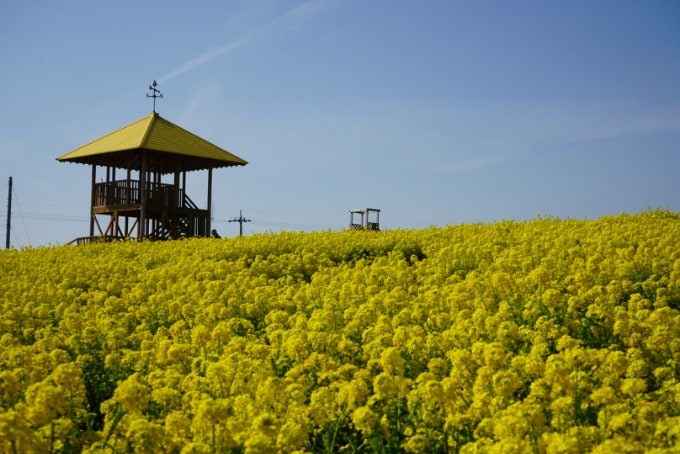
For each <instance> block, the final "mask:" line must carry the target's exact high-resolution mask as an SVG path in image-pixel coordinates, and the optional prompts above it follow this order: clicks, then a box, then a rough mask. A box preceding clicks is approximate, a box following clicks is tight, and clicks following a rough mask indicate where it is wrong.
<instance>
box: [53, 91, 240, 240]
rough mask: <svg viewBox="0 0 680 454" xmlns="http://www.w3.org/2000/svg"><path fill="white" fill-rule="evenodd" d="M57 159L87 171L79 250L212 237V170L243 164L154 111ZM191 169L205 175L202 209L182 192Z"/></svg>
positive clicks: (237, 158) (185, 189)
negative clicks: (86, 223)
mask: <svg viewBox="0 0 680 454" xmlns="http://www.w3.org/2000/svg"><path fill="white" fill-rule="evenodd" d="M154 102H155V98H154ZM57 160H58V161H61V162H76V163H80V164H89V165H91V166H92V190H91V191H92V195H91V201H92V203H91V208H90V235H89V236H87V237H81V238H77V239H76V240H74V242H76V243H79V244H80V243H87V242H90V241H112V240H122V239H127V238H136V239H144V238H148V239H154V240H165V239H174V238H183V237H192V236H201V237H207V236H210V233H211V226H210V219H211V206H212V172H213V169H217V168H220V167H231V166H244V165H246V164H247V162H246V161H245V160H243V159H241V158H239V157H238V156H236V155H234V154H232V153H230V152H228V151H226V150H223V149H222V148H220V147H218V146H216V145H213V144H212V143H210V142H208V141H207V140H204V139H202V138H200V137H198V136H197V135H195V134H193V133H191V132H189V131H187V130H185V129H183V128H181V127H179V126H177V125H175V124H173V123H171V122H169V121H168V120H166V119H164V118H163V117H161V116H160V115H159V114H158V113H157V112H155V105H154V112H151V113H150V114H149V115H147V116H146V117H144V118H142V119H140V120H137V121H135V122H134V123H131V124H129V125H127V126H125V127H123V128H121V129H118V130H117V131H114V132H112V133H110V134H107V135H105V136H103V137H101V138H99V139H97V140H95V141H93V142H90V143H88V144H87V145H83V146H82V147H80V148H77V149H75V150H73V151H71V152H70V153H66V154H65V155H63V156H60V157H58V158H57ZM194 170H207V171H208V185H207V186H208V195H207V207H206V208H199V207H198V206H197V205H196V203H194V201H193V200H192V199H191V198H189V195H188V193H187V185H186V174H187V172H191V171H194ZM98 175H99V177H100V182H97V177H98ZM99 217H108V223H102V224H100V222H99ZM102 226H103V227H104V228H102Z"/></svg>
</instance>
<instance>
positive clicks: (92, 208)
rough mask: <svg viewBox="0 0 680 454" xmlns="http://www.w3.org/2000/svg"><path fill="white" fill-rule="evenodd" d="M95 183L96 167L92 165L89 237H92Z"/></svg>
mask: <svg viewBox="0 0 680 454" xmlns="http://www.w3.org/2000/svg"><path fill="white" fill-rule="evenodd" d="M96 183H97V165H96V164H92V196H91V198H90V236H94V220H95V219H94V216H95V214H94V202H95V199H94V185H95V184H96Z"/></svg>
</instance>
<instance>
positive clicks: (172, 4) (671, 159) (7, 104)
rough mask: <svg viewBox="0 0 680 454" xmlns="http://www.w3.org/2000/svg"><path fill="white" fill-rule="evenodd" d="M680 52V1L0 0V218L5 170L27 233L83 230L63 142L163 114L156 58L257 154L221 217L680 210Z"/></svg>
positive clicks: (219, 130) (173, 81) (182, 116)
mask: <svg viewBox="0 0 680 454" xmlns="http://www.w3.org/2000/svg"><path fill="white" fill-rule="evenodd" d="M679 55H680V2H677V1H673V0H668V1H657V0H651V1H644V2H643V1H637V0H636V1H625V0H616V1H613V0H612V1H609V0H600V1H596V2H593V1H584V0H575V1H568V2H567V1H543V0H541V1H539V0H535V1H527V0H518V1H512V2H511V1H485V0H480V1H468V0H466V1H463V0H460V1H457V0H451V1H430V0H428V1H422V2H411V1H392V0H390V1H387V0H374V1H363V0H308V1H304V0H298V1H274V0H249V1H202V2H179V1H163V2H160V1H159V2H156V1H146V2H138V1H125V0H123V1H117V2H92V1H63V2H50V1H31V2H28V1H18V0H5V1H3V2H2V4H1V5H0V62H1V63H0V64H1V65H2V66H1V68H2V70H1V71H0V99H2V109H0V216H2V219H3V222H2V225H3V226H4V220H5V216H6V203H7V202H6V201H7V181H8V178H9V177H10V176H12V177H13V179H14V203H13V208H12V212H13V214H14V216H13V223H12V232H11V233H12V245H13V246H15V247H22V246H29V245H31V246H39V245H47V244H64V243H67V242H68V241H70V240H71V239H73V238H75V237H77V236H82V235H85V234H87V232H88V229H89V220H88V213H89V200H90V198H89V197H90V196H89V190H90V188H89V184H90V182H89V179H90V169H89V167H86V166H83V165H77V164H66V163H59V162H57V161H56V160H55V159H56V157H58V156H60V155H62V154H64V153H67V152H69V151H71V150H72V149H75V148H77V147H79V146H81V145H84V144H85V143H87V142H89V141H91V140H93V139H96V138H98V137H100V136H102V135H104V134H106V133H108V132H111V131H113V130H115V129H118V128H120V127H122V126H125V125H127V124H129V123H131V122H133V121H135V120H137V119H139V118H141V117H143V116H145V115H146V114H148V113H149V112H150V111H151V108H152V106H151V102H150V100H149V99H147V98H146V96H145V95H146V93H147V92H148V85H149V84H150V83H151V81H152V80H154V79H155V80H157V81H158V83H159V88H160V89H161V91H162V92H163V95H164V98H163V99H160V100H158V105H157V111H158V112H159V113H160V114H161V115H162V116H163V117H165V118H167V119H168V120H170V121H172V122H174V123H176V124H178V125H180V126H182V127H184V128H186V129H188V130H190V131H192V132H194V133H196V134H198V135H200V136H202V137H204V138H205V139H207V140H209V141H211V142H213V143H215V144H218V145H219V146H221V147H223V148H225V149H227V150H229V151H231V152H232V153H234V154H236V155H238V156H240V157H242V158H244V159H246V160H247V161H249V164H248V165H247V166H246V167H237V168H227V169H220V170H217V171H216V172H215V174H214V191H213V201H214V206H213V216H214V220H213V226H214V227H216V228H217V230H218V231H219V232H220V233H221V234H222V235H223V236H235V235H237V234H238V225H237V224H235V223H228V222H227V221H228V220H229V219H231V218H234V217H237V216H238V214H239V209H242V210H243V214H244V216H245V217H247V218H249V219H251V221H252V222H250V223H248V224H246V225H245V226H244V232H245V233H246V234H252V233H256V232H264V231H279V230H327V229H331V230H340V229H344V228H346V226H347V224H348V222H349V210H350V209H353V208H364V207H375V208H380V209H381V210H382V212H381V226H382V227H383V228H385V229H394V228H421V227H427V226H430V225H438V226H443V225H448V224H460V223H474V222H492V221H496V220H501V219H515V220H524V219H531V218H534V217H537V216H545V215H549V216H556V217H560V218H581V219H595V218H598V217H600V216H602V215H605V214H616V213H620V212H622V211H625V212H637V211H643V210H646V209H647V208H649V207H652V208H656V207H663V208H668V209H671V210H673V211H680V178H678V176H677V174H678V170H679V169H680V58H678V56H679ZM206 179H207V176H206V174H205V173H201V172H197V173H193V174H192V175H191V179H190V181H189V187H188V191H189V194H190V196H191V197H192V198H193V199H194V200H195V201H196V202H198V203H199V205H203V206H205V203H206V202H205V191H204V185H205V183H204V182H205V180H206ZM2 238H3V239H4V229H3V236H2ZM3 246H4V243H3Z"/></svg>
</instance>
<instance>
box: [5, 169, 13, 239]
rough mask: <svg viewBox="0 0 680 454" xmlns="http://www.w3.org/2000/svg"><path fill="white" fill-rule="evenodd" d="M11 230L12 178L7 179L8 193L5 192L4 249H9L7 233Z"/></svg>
mask: <svg viewBox="0 0 680 454" xmlns="http://www.w3.org/2000/svg"><path fill="white" fill-rule="evenodd" d="M11 230H12V177H9V191H7V239H6V240H5V249H9V232H10V231H11Z"/></svg>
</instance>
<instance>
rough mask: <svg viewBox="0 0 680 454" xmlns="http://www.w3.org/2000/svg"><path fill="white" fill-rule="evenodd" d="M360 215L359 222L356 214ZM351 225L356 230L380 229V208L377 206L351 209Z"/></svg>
mask: <svg viewBox="0 0 680 454" xmlns="http://www.w3.org/2000/svg"><path fill="white" fill-rule="evenodd" d="M355 215H356V216H358V217H359V222H357V221H356V220H355V219H354V216H355ZM349 227H350V228H351V229H354V230H374V231H376V232H377V231H379V230H380V210H379V209H377V208H362V209H360V210H349Z"/></svg>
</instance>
